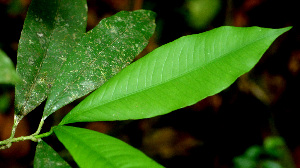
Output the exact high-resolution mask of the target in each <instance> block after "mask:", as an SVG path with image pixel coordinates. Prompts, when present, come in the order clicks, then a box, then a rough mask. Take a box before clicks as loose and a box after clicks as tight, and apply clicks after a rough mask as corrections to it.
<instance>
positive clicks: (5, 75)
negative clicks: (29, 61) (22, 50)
mask: <svg viewBox="0 0 300 168" xmlns="http://www.w3.org/2000/svg"><path fill="white" fill-rule="evenodd" d="M18 81H19V77H18V75H17V74H16V69H15V67H14V64H13V62H12V61H11V60H10V58H9V57H8V56H7V55H6V54H5V53H4V52H3V51H2V50H0V83H1V84H15V83H17V82H18Z"/></svg>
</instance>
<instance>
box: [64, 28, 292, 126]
mask: <svg viewBox="0 0 300 168" xmlns="http://www.w3.org/2000/svg"><path fill="white" fill-rule="evenodd" d="M289 29H290V27H288V28H283V29H268V28H260V27H249V28H239V27H228V26H226V27H220V28H217V29H214V30H211V31H208V32H204V33H201V34H197V35H190V36H185V37H182V38H179V39H177V40H175V41H174V42H171V43H169V44H166V45H164V46H161V47H159V48H158V49H156V50H154V51H153V52H151V53H150V54H148V55H147V56H145V57H143V58H142V59H140V60H138V61H137V62H135V63H133V64H131V65H130V66H128V67H127V68H125V69H124V70H123V71H121V72H120V73H119V74H118V75H116V76H115V77H114V78H112V79H111V80H109V81H108V82H107V83H105V84H104V85H103V86H102V87H100V88H99V89H98V90H96V91H95V92H93V93H92V94H91V95H89V96H88V97H87V98H86V99H85V100H83V101H82V102H81V103H80V104H78V105H77V106H76V107H75V108H74V109H73V110H71V112H70V113H68V114H67V115H66V116H65V118H64V119H63V120H62V122H61V123H60V124H61V125H62V124H67V123H74V122H84V121H111V120H127V119H141V118H149V117H153V116H157V115H162V114H166V113H169V112H171V111H173V110H176V109H179V108H182V107H185V106H188V105H192V104H194V103H196V102H198V101H200V100H202V99H204V98H205V97H207V96H211V95H214V94H216V93H218V92H220V91H222V90H223V89H225V88H227V87H228V86H229V85H230V84H232V83H233V82H234V81H235V80H236V79H237V78H238V77H239V76H240V75H242V74H244V73H246V72H248V71H249V70H250V69H251V68H253V66H254V65H255V64H256V63H257V62H258V61H259V59H260V58H261V56H262V55H263V53H264V52H265V51H266V50H267V49H268V47H269V46H270V45H271V43H272V42H273V41H274V40H275V39H276V38H277V37H278V36H279V35H281V34H282V33H284V32H286V31H288V30H289Z"/></svg>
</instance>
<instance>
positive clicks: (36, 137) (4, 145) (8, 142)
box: [0, 128, 53, 149]
mask: <svg viewBox="0 0 300 168" xmlns="http://www.w3.org/2000/svg"><path fill="white" fill-rule="evenodd" d="M52 133H53V129H52V128H51V130H50V131H49V132H46V133H43V134H39V135H34V134H32V135H29V136H22V137H17V138H9V139H6V140H4V141H0V145H2V146H1V147H0V149H6V148H9V147H10V146H11V144H12V143H13V142H20V141H26V140H31V141H34V142H37V141H38V140H39V139H41V138H44V137H48V136H50V135H51V134H52Z"/></svg>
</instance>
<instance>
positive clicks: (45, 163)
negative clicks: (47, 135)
mask: <svg viewBox="0 0 300 168" xmlns="http://www.w3.org/2000/svg"><path fill="white" fill-rule="evenodd" d="M33 167H34V168H53V167H58V168H71V166H70V165H69V164H68V163H67V162H66V161H65V160H64V159H63V158H61V157H60V156H59V155H58V153H57V152H56V151H55V150H54V149H52V148H51V146H49V145H48V144H47V143H46V142H44V141H40V142H38V144H37V146H36V151H35V157H34V165H33Z"/></svg>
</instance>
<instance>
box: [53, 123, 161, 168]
mask: <svg viewBox="0 0 300 168" xmlns="http://www.w3.org/2000/svg"><path fill="white" fill-rule="evenodd" d="M54 132H55V134H56V136H57V137H58V139H59V140H60V141H61V142H62V143H63V144H64V146H65V147H66V148H67V149H68V150H69V152H70V153H71V155H72V156H73V158H74V160H75V161H76V163H77V164H78V165H79V166H80V167H86V168H88V167H91V168H94V167H105V168H125V167H126V168H134V167H136V168H141V167H149V168H156V167H163V166H161V165H159V164H158V163H156V162H155V161H153V160H152V159H150V158H149V157H147V156H146V155H145V154H143V153H142V152H141V151H139V150H137V149H135V148H133V147H131V146H129V145H128V144H126V143H124V142H123V141H121V140H118V139H115V138H113V137H110V136H108V135H105V134H102V133H99V132H96V131H91V130H88V129H83V128H76V127H70V126H58V127H56V128H55V129H54Z"/></svg>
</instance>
